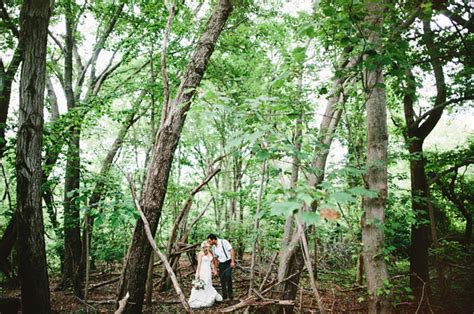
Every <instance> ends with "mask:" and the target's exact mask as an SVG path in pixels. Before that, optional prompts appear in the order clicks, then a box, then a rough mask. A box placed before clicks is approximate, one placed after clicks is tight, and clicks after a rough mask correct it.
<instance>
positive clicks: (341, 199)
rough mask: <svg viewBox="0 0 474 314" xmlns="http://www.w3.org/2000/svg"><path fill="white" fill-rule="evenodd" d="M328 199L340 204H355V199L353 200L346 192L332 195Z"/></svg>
mask: <svg viewBox="0 0 474 314" xmlns="http://www.w3.org/2000/svg"><path fill="white" fill-rule="evenodd" d="M329 198H330V199H331V200H334V201H336V202H338V203H341V204H349V203H355V202H357V199H356V198H354V197H353V196H352V195H350V194H349V193H346V192H342V191H341V192H334V193H332V194H331V195H330V196H329Z"/></svg>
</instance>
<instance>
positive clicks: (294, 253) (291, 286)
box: [278, 115, 304, 312]
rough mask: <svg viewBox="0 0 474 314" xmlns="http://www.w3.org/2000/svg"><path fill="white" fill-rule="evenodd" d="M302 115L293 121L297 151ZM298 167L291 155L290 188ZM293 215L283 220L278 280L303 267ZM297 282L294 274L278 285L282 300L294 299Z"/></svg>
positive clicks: (286, 309) (294, 181)
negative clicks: (288, 279)
mask: <svg viewBox="0 0 474 314" xmlns="http://www.w3.org/2000/svg"><path fill="white" fill-rule="evenodd" d="M302 125H303V120H302V115H299V116H298V118H297V119H296V122H295V131H294V135H293V145H294V146H295V151H297V152H299V151H300V150H301V136H302ZM299 167H300V162H299V160H298V157H297V155H296V154H295V155H293V157H292V167H291V181H290V182H291V188H292V189H295V188H296V186H297V184H298V177H299ZM294 221H295V219H294V217H293V215H290V216H288V217H287V218H286V221H285V232H284V234H283V241H282V245H281V249H280V260H279V264H278V280H279V281H282V280H284V279H285V278H286V277H288V276H289V275H292V274H294V273H296V272H297V271H299V270H300V269H302V268H303V266H304V259H303V254H301V250H300V246H299V243H300V242H299V237H297V238H296V237H295V235H296V234H300V233H299V231H300V230H299V229H298V231H297V230H296V228H293V224H294ZM298 282H299V275H296V277H295V278H293V280H291V281H284V282H283V283H282V284H281V285H279V287H278V290H279V292H280V293H282V297H283V299H284V300H294V299H295V298H296V294H297V292H298ZM285 311H289V312H292V311H293V307H292V306H288V307H286V308H285Z"/></svg>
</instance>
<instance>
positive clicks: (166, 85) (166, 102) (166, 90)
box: [161, 0, 176, 125]
mask: <svg viewBox="0 0 474 314" xmlns="http://www.w3.org/2000/svg"><path fill="white" fill-rule="evenodd" d="M175 11H176V0H173V4H172V5H171V7H169V8H168V19H167V20H166V28H165V34H164V37H163V50H162V51H161V75H162V76H163V92H164V99H163V108H162V109H161V125H163V123H164V121H165V120H166V117H167V115H168V112H169V102H170V87H169V80H168V73H167V71H166V49H167V48H168V40H169V36H170V30H171V23H172V22H173V17H174V13H175Z"/></svg>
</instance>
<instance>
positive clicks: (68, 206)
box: [60, 0, 84, 298]
mask: <svg viewBox="0 0 474 314" xmlns="http://www.w3.org/2000/svg"><path fill="white" fill-rule="evenodd" d="M71 5H72V4H71V1H70V0H69V1H67V3H66V13H65V16H66V39H65V40H66V44H65V45H64V91H65V94H66V102H67V107H68V111H69V112H73V111H74V110H76V97H75V95H74V91H73V83H72V75H73V47H74V16H73V14H72V8H71ZM71 123H72V127H71V129H70V136H69V143H68V150H67V153H66V174H65V181H64V263H63V267H62V279H61V284H60V287H61V288H63V289H64V288H66V287H67V286H69V285H70V284H72V287H73V290H74V294H75V295H76V296H77V297H80V298H81V297H82V279H83V278H84V267H83V263H82V261H81V257H82V243H81V227H80V213H79V207H80V204H79V201H78V196H79V187H80V177H81V172H80V166H81V165H80V161H81V156H80V134H81V130H80V122H79V121H77V120H76V119H73V120H72V121H71Z"/></svg>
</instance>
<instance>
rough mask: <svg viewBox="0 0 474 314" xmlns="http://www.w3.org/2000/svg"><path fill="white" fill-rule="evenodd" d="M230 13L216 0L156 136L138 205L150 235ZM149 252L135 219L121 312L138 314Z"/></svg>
mask: <svg viewBox="0 0 474 314" xmlns="http://www.w3.org/2000/svg"><path fill="white" fill-rule="evenodd" d="M231 11H232V3H231V2H230V1H229V0H220V1H219V3H218V4H217V7H216V9H215V10H214V12H213V13H212V15H211V17H210V19H209V21H208V24H207V26H206V29H205V31H204V33H203V34H202V35H201V38H200V40H199V42H198V44H197V48H196V51H195V52H194V55H193V56H192V58H191V60H190V61H189V64H188V67H187V69H186V72H185V74H184V76H183V79H182V81H181V84H180V87H179V89H178V91H177V93H176V98H175V99H174V101H173V104H172V106H171V111H170V115H169V116H168V117H166V119H164V123H163V125H162V126H161V127H160V130H159V131H158V134H157V136H156V140H155V144H154V146H153V151H152V158H151V163H150V167H149V169H148V174H147V180H146V185H145V189H144V193H143V196H142V199H141V205H142V208H143V211H144V213H145V215H146V218H147V220H148V222H149V225H150V229H151V232H152V235H154V234H155V233H156V229H157V226H158V221H159V219H160V216H161V210H162V208H163V202H164V199H165V195H166V190H167V187H168V178H169V174H170V170H171V164H172V161H173V155H174V152H175V150H176V147H177V145H178V141H179V137H180V135H181V131H182V128H183V125H184V122H185V118H186V112H187V111H188V110H189V108H190V106H191V99H192V97H193V96H194V94H195V89H196V87H197V86H198V85H199V83H200V82H201V80H202V77H203V75H204V72H205V70H206V67H207V63H208V61H209V58H210V57H211V54H212V52H213V50H214V47H215V44H216V42H217V39H218V38H219V35H220V33H221V32H222V30H223V28H224V24H225V22H226V21H227V19H228V17H229V15H230V12H231ZM150 253H151V247H150V244H149V243H147V237H146V234H145V230H144V227H143V222H142V220H139V221H138V222H137V224H136V226H135V230H134V233H133V239H132V243H131V245H130V249H129V253H128V254H127V257H126V261H125V265H124V268H123V271H122V276H121V280H120V283H119V286H118V293H117V300H121V299H122V298H123V297H124V296H125V295H126V294H127V292H128V293H129V294H130V298H129V302H128V303H127V306H126V307H125V310H124V312H125V313H141V310H142V307H143V298H144V292H145V283H146V279H147V278H146V275H147V268H148V263H149V259H150Z"/></svg>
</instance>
